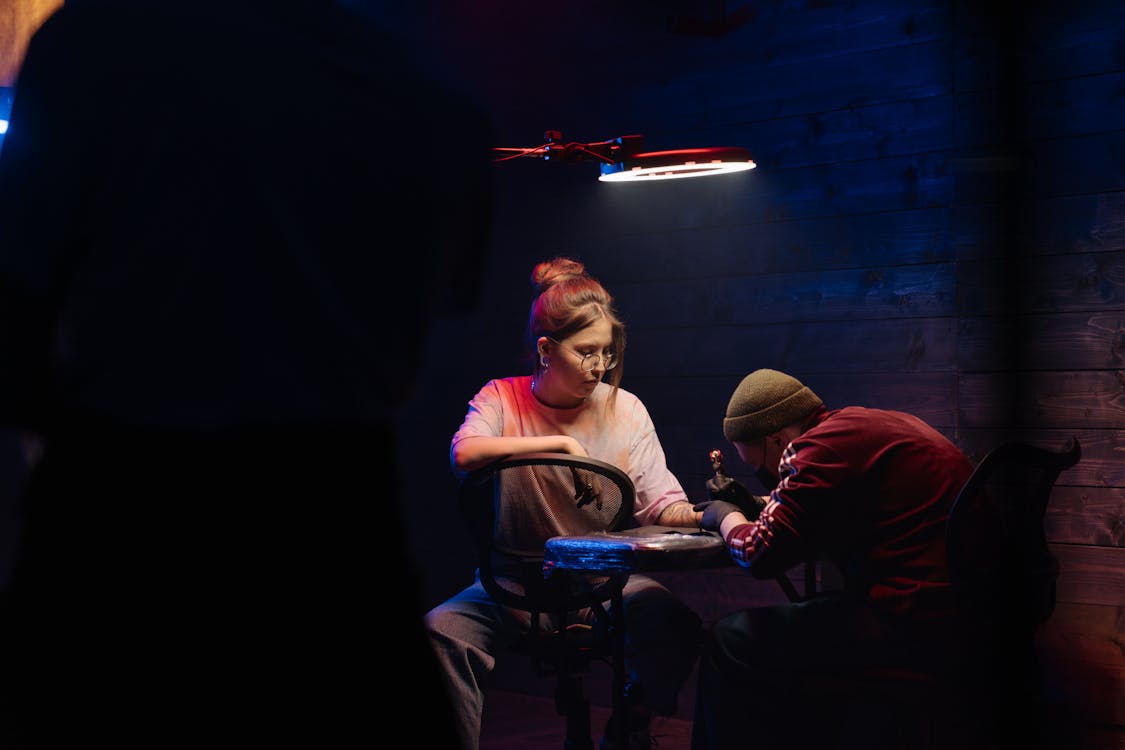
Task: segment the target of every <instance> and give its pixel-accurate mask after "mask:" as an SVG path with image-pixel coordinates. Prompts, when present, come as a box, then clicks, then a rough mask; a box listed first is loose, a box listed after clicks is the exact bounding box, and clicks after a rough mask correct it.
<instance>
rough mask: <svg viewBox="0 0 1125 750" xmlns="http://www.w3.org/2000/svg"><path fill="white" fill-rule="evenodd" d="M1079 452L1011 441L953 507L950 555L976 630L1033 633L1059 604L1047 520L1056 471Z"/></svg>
mask: <svg viewBox="0 0 1125 750" xmlns="http://www.w3.org/2000/svg"><path fill="white" fill-rule="evenodd" d="M1080 456H1081V448H1080V447H1079V444H1078V440H1077V439H1075V438H1072V439H1070V440H1069V441H1067V443H1066V445H1065V446H1064V447H1063V448H1062V450H1060V451H1052V450H1048V449H1046V448H1040V447H1037V446H1033V445H1030V444H1028V443H1023V442H1010V443H1005V444H1003V445H1000V446H999V447H997V448H994V449H993V450H992V451H991V452H989V453H988V454H987V455H986V456H985V457H984V458H983V459H982V460H981V462H980V463H979V464H978V465H977V467H976V469H974V470H973V473H972V474H971V475H970V476H969V479H968V481H967V482H966V483H965V486H964V487H963V488H962V489H961V491H960V493H959V494H958V495H957V498H956V500H955V501H954V503H953V506H952V508H951V509H950V512H949V523H948V525H947V527H946V554H947V557H948V565H949V572H950V576H951V579H952V581H953V587H954V591H955V592H956V593H957V596H958V599H959V604H960V606H961V609H962V611H963V612H964V613H966V615H967V617H968V618H971V622H970V623H969V625H970V627H971V628H972V629H973V630H979V629H981V628H988V629H991V630H993V631H1002V632H1004V633H1005V634H1007V635H1011V636H1013V637H1015V636H1017V635H1020V634H1024V635H1027V634H1030V633H1031V632H1033V631H1034V630H1035V628H1036V627H1037V626H1038V625H1040V624H1041V623H1043V622H1044V621H1045V620H1046V619H1047V618H1048V617H1050V616H1051V613H1052V612H1053V611H1054V607H1055V579H1056V578H1057V577H1058V573H1059V566H1058V560H1057V559H1056V558H1055V557H1054V556H1053V555H1052V554H1051V552H1050V551H1049V550H1048V548H1047V537H1046V530H1045V528H1044V519H1045V516H1046V511H1047V501H1048V499H1049V498H1050V494H1051V490H1052V488H1053V487H1054V485H1055V480H1056V479H1057V478H1058V476H1059V474H1060V473H1061V472H1062V471H1063V470H1064V469H1067V468H1069V467H1071V466H1074V465H1075V464H1076V463H1077V462H1078V459H1079V458H1080Z"/></svg>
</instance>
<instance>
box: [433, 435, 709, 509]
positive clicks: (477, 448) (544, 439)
mask: <svg viewBox="0 0 1125 750" xmlns="http://www.w3.org/2000/svg"><path fill="white" fill-rule="evenodd" d="M521 453H570V454H573V455H575V456H588V455H589V454H588V453H586V449H585V448H583V447H582V444H581V443H579V442H578V441H577V440H575V439H574V438H572V437H570V436H569V435H542V436H537V437H516V436H512V437H491V436H485V435H476V436H473V437H467V438H463V439H461V440H460V441H458V442H457V444H456V445H454V446H453V448H452V460H453V470H454V471H455V472H457V473H458V474H465V473H468V472H470V471H473V470H474V469H479V468H481V467H482V466H486V465H487V464H489V463H491V462H492V461H495V460H497V459H500V458H506V457H507V456H515V455H519V454H521ZM689 510H690V506H689Z"/></svg>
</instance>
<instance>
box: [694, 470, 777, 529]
mask: <svg viewBox="0 0 1125 750" xmlns="http://www.w3.org/2000/svg"><path fill="white" fill-rule="evenodd" d="M707 497H708V498H709V499H711V500H722V501H723V502H726V503H732V504H734V505H736V506H737V507H738V509H739V510H741V511H742V513H743V515H745V516H746V517H747V518H749V519H750V520H751V521H757V520H758V516H759V515H760V514H761V512H762V508H764V507H766V505H765V502H764V501H763V500H762V499H761V498H759V497H756V496H755V495H754V494H753V493H751V492H750V490H748V489H746V485H744V484H742V483H741V482H739V481H738V480H737V479H731V478H730V477H727V476H723V477H712V478H711V479H708V480H707ZM696 510H700V508H696Z"/></svg>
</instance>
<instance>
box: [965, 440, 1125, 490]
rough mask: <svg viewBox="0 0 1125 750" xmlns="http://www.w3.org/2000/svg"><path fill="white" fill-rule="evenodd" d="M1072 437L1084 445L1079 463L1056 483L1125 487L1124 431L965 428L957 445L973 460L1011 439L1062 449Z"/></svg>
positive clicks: (1061, 484) (1062, 484) (1077, 485)
mask: <svg viewBox="0 0 1125 750" xmlns="http://www.w3.org/2000/svg"><path fill="white" fill-rule="evenodd" d="M1071 437H1075V438H1077V439H1078V442H1079V443H1080V444H1081V446H1082V457H1081V459H1080V460H1079V461H1078V463H1077V464H1076V465H1074V466H1072V467H1071V468H1069V469H1067V470H1065V471H1063V472H1062V474H1060V475H1059V479H1058V482H1057V484H1058V485H1060V486H1074V487H1125V461H1122V460H1121V456H1122V455H1125V429H1116V430H1092V429H1085V428H1082V427H1075V428H1072V429H1066V430H1035V429H1015V428H1013V429H1007V430H1005V429H990V430H980V429H962V430H960V432H959V436H958V440H957V444H958V446H959V447H960V448H961V450H963V451H965V453H966V454H968V455H969V457H970V458H971V459H972V460H973V461H974V462H976V461H979V460H980V459H981V458H982V457H983V456H984V454H985V453H986V452H988V451H989V450H991V449H992V448H994V447H996V446H997V445H1000V444H1001V443H1004V442H1007V441H1009V440H1023V441H1026V442H1029V443H1032V444H1033V445H1039V446H1042V447H1045V448H1050V449H1052V450H1059V449H1061V448H1062V447H1063V445H1064V444H1065V443H1066V441H1067V440H1069V439H1070V438H1071Z"/></svg>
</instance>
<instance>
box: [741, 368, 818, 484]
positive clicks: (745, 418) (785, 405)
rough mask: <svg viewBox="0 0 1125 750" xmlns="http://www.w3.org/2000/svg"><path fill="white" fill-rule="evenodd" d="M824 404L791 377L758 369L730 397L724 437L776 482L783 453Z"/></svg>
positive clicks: (750, 464) (745, 458)
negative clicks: (807, 420) (804, 423)
mask: <svg viewBox="0 0 1125 750" xmlns="http://www.w3.org/2000/svg"><path fill="white" fill-rule="evenodd" d="M823 405H824V402H822V401H821V400H820V397H819V396H817V395H816V394H815V393H813V392H812V391H811V390H809V388H808V387H807V386H805V385H803V384H802V383H801V382H800V381H799V380H797V379H796V378H794V377H793V376H792V375H787V374H785V373H784V372H778V371H777V370H755V371H754V372H752V373H750V374H749V375H747V376H746V377H744V378H743V379H742V382H741V383H739V384H738V387H737V388H735V389H734V393H732V394H731V397H730V402H729V403H728V404H727V414H726V417H725V418H724V419H723V436H724V437H726V439H727V440H729V441H730V443H731V445H733V446H734V448H735V450H737V451H738V456H739V458H741V459H742V460H743V461H744V462H745V463H746V464H748V465H749V466H753V467H755V469H757V470H759V471H762V470H764V471H765V472H766V473H767V474H768V475H769V476H770V477H772V478H773V479H774V480H775V481H776V479H777V467H778V464H779V462H780V461H781V452H782V451H783V450H784V449H785V446H787V445H788V444H789V442H790V441H791V440H793V438H795V437H796V436H797V435H800V434H801V425H802V423H803V422H804V421H805V420H806V419H808V418H809V417H810V416H812V415H813V414H814V413H815V412H816V411H817V410H819V409H820V408H821V407H822V406H823Z"/></svg>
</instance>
